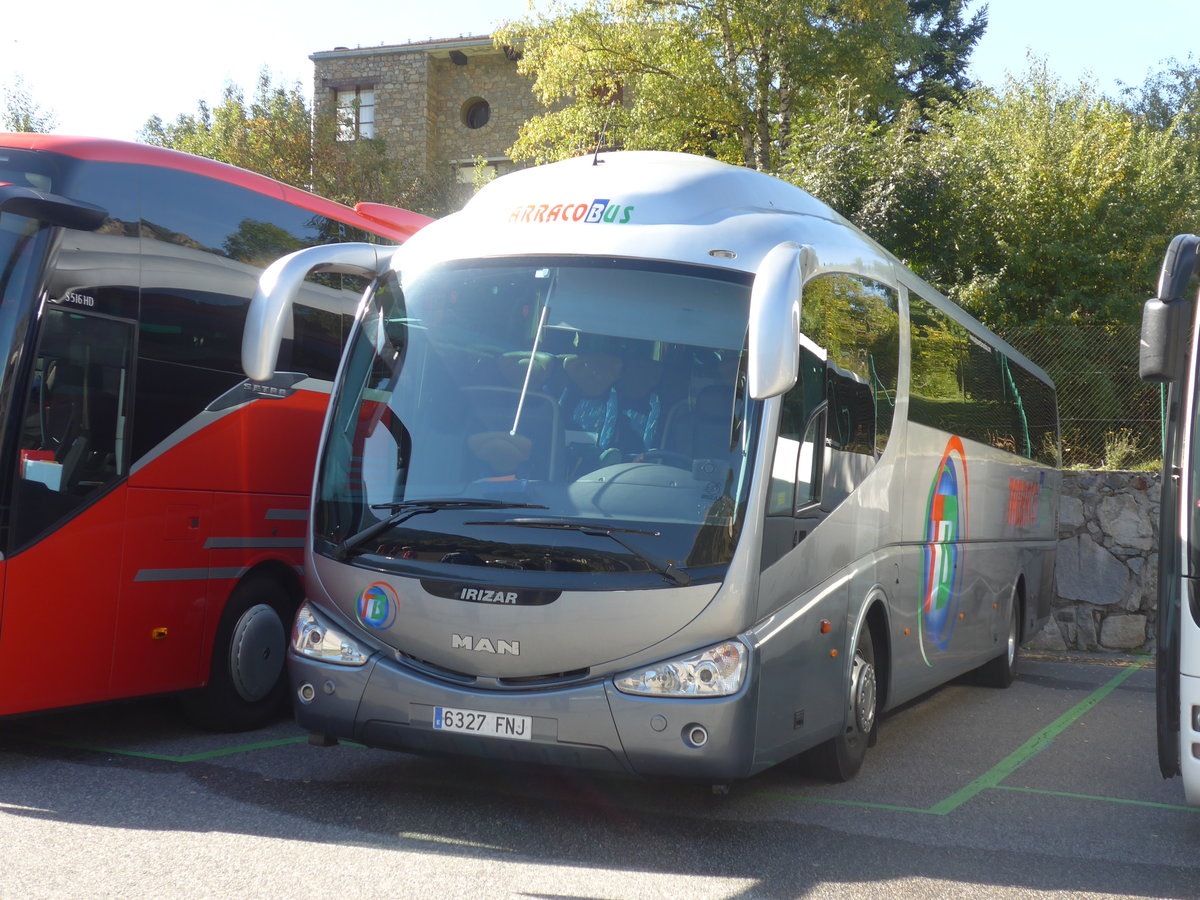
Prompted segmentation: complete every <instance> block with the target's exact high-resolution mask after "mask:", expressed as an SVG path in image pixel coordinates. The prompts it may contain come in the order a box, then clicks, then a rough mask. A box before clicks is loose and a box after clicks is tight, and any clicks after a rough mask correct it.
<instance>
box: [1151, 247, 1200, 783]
mask: <svg viewBox="0 0 1200 900" xmlns="http://www.w3.org/2000/svg"><path fill="white" fill-rule="evenodd" d="M1198 248H1200V236H1197V235H1194V234H1181V235H1178V236H1176V237H1175V239H1174V240H1172V241H1171V245H1170V247H1169V248H1168V249H1167V255H1166V257H1165V258H1164V259H1163V265H1162V273H1161V274H1160V275H1159V279H1158V296H1157V297H1155V298H1153V299H1152V300H1148V301H1146V306H1145V308H1144V310H1143V312H1142V338H1141V351H1140V360H1139V362H1140V368H1141V376H1142V378H1143V379H1144V380H1146V381H1158V382H1161V383H1163V384H1165V385H1166V386H1167V387H1166V408H1165V412H1164V418H1165V421H1164V428H1163V478H1162V505H1161V509H1160V513H1159V553H1158V560H1159V563H1158V621H1157V625H1156V631H1157V634H1156V638H1157V648H1158V649H1157V651H1156V652H1157V656H1158V658H1157V672H1156V677H1157V681H1158V684H1157V698H1158V699H1157V718H1158V765H1159V768H1160V769H1161V770H1162V774H1163V778H1174V777H1175V776H1176V775H1182V776H1183V791H1184V794H1185V796H1186V797H1187V802H1188V804H1189V805H1191V806H1200V598H1198V597H1197V594H1196V578H1197V575H1198V574H1200V546H1198V545H1197V543H1196V540H1197V536H1200V506H1197V503H1198V502H1200V482H1198V481H1197V461H1198V456H1197V454H1198V453H1200V431H1198V430H1197V424H1198V423H1200V416H1198V415H1197V409H1196V404H1197V402H1198V401H1197V378H1196V374H1197V373H1196V360H1197V359H1198V358H1200V357H1198V356H1197V352H1196V340H1197V333H1198V332H1197V328H1196V318H1195V310H1196V303H1195V302H1194V300H1195V298H1196V282H1195V279H1196V277H1197V276H1198V275H1200V268H1198V266H1197V263H1198V261H1200V255H1198V253H1197V250H1198Z"/></svg>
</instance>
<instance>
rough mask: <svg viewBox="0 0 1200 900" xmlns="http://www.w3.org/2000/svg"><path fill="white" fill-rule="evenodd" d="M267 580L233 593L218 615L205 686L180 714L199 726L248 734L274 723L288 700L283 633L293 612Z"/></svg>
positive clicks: (242, 586) (275, 585) (252, 581)
mask: <svg viewBox="0 0 1200 900" xmlns="http://www.w3.org/2000/svg"><path fill="white" fill-rule="evenodd" d="M294 605H295V604H294V603H292V601H291V599H290V598H289V597H288V594H287V591H285V590H284V588H283V586H282V585H281V584H279V583H278V582H276V581H274V580H272V579H270V578H254V579H250V580H248V581H244V582H242V583H241V584H239V585H238V586H237V587H236V588H234V590H233V593H232V594H230V595H229V601H228V602H227V603H226V604H225V610H224V612H222V613H221V621H220V624H219V625H218V626H217V635H216V639H215V640H214V643H213V653H212V663H211V668H210V670H209V677H208V684H207V685H206V686H205V687H203V688H201V689H200V690H198V691H196V692H195V693H193V694H190V695H188V696H187V697H186V698H185V700H184V708H185V709H186V711H187V713H188V716H189V717H190V718H191V719H192V720H193V721H195V722H196V723H197V724H199V725H201V726H203V727H205V728H212V729H214V730H217V731H247V730H249V729H251V728H260V727H262V726H263V725H266V724H267V723H269V722H271V721H272V720H274V719H275V718H276V717H277V716H278V715H279V714H280V712H281V711H282V709H283V706H284V702H283V701H284V698H285V696H286V694H287V673H286V672H285V671H284V660H285V658H286V656H287V632H288V628H289V625H290V622H291V612H290V611H291V609H292V608H293V607H294Z"/></svg>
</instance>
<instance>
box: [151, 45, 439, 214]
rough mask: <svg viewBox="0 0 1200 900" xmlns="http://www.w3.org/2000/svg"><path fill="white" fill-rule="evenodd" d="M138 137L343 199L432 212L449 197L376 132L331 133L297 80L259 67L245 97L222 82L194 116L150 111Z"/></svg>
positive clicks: (331, 128) (333, 126)
mask: <svg viewBox="0 0 1200 900" xmlns="http://www.w3.org/2000/svg"><path fill="white" fill-rule="evenodd" d="M139 137H140V139H141V140H143V141H145V142H146V143H148V144H153V145H154V146H157V147H168V148H170V149H172V150H182V151H183V152H185V153H192V154H195V155H197V156H203V157H206V158H208V159H214V160H217V161H218V162H224V163H229V164H230V165H234V166H240V167H241V168H243V169H249V170H250V171H252V172H258V173H260V174H262V175H267V176H269V177H271V178H275V179H278V180H279V181H282V182H284V183H285V184H290V185H292V186H294V187H299V188H303V189H305V190H310V191H313V192H314V193H317V194H320V195H322V196H324V197H328V198H329V199H331V200H336V201H338V202H340V203H345V204H347V205H353V204H354V203H357V202H358V201H360V200H372V201H374V202H377V203H390V204H393V205H396V206H404V207H406V208H409V209H413V210H415V211H418V212H425V213H428V214H431V215H438V214H441V213H443V212H445V210H446V209H447V207H448V205H449V203H450V202H451V201H450V198H449V191H448V189H447V188H446V187H445V186H444V185H443V181H448V180H449V176H447V177H446V178H445V179H442V180H439V179H437V178H428V177H423V176H420V175H417V174H414V173H413V172H412V171H411V170H410V169H409V168H408V167H406V166H404V165H403V164H400V163H397V162H396V161H395V160H394V159H393V158H392V156H391V154H390V153H389V152H388V147H387V144H386V143H385V142H384V141H382V140H379V139H371V140H368V139H363V138H357V139H355V140H351V141H344V140H339V139H338V129H337V123H336V122H335V121H334V120H333V119H332V118H330V119H329V120H328V121H325V120H323V119H321V118H320V117H318V118H317V119H316V120H314V116H313V113H312V110H311V107H310V106H309V103H308V100H307V98H306V97H305V96H304V93H303V89H302V87H301V85H300V84H299V83H296V84H294V85H292V86H290V87H284V86H279V85H275V84H273V83H272V79H271V73H270V72H269V71H268V70H267V69H265V68H264V69H263V70H262V72H261V73H260V74H259V77H258V84H257V86H256V88H255V94H254V97H253V99H252V100H251V101H250V102H249V103H247V102H246V99H245V94H244V92H243V91H242V89H241V88H240V87H238V86H236V85H234V84H227V85H226V86H225V89H224V92H223V94H222V98H221V102H220V103H219V104H217V106H215V107H210V106H209V105H208V104H207V103H206V102H205V101H203V100H201V101H200V102H199V106H198V109H197V111H196V113H195V114H194V115H189V114H180V115H179V116H177V117H176V119H175V121H174V122H171V123H164V122H163V120H162V119H161V118H160V117H159V116H153V117H151V118H150V119H149V120H148V121H147V122H146V125H145V126H144V127H143V128H142V130H141V132H140V134H139Z"/></svg>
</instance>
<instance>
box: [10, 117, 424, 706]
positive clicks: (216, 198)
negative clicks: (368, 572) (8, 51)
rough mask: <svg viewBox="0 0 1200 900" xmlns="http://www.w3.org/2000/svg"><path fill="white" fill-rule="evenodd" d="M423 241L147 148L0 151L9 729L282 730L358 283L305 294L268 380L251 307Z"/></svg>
mask: <svg viewBox="0 0 1200 900" xmlns="http://www.w3.org/2000/svg"><path fill="white" fill-rule="evenodd" d="M426 221H428V220H427V219H425V217H423V216H419V215H417V214H415V213H411V212H408V211H406V210H402V209H396V208H394V207H386V206H382V205H379V204H359V206H358V207H356V208H355V209H350V208H348V207H345V206H342V205H340V204H336V203H333V202H330V201H328V200H324V199H322V198H320V197H316V196H313V195H311V194H307V193H305V192H303V191H300V190H296V189H295V188H291V187H288V186H286V185H283V184H281V183H279V182H276V181H273V180H271V179H268V178H264V177H261V176H258V175H254V174H252V173H250V172H247V171H244V170H242V169H237V168H234V167H231V166H226V165H223V164H220V163H216V162H212V161H210V160H205V159H199V158H197V157H193V156H189V155H187V154H182V153H177V152H174V151H170V150H163V149H160V148H156V147H149V146H144V145H138V144H129V143H123V142H118V141H108V140H96V139H86V138H70V137H60V136H49V135H31V134H0V352H2V353H3V357H2V362H0V716H7V715H13V714H18V713H26V712H31V711H35V710H46V709H54V708H59V707H65V706H75V705H78V704H85V703H95V702H99V701H106V700H114V699H118V698H126V697H135V696H143V695H149V694H160V693H168V692H184V693H183V696H184V698H185V702H186V705H187V707H188V709H189V712H190V713H191V714H192V715H193V717H194V718H195V719H196V720H197V721H199V722H201V723H203V724H205V725H208V726H211V727H216V728H225V729H242V728H250V727H255V726H257V725H258V724H260V723H262V722H263V721H265V720H266V719H268V718H269V717H270V716H272V715H273V714H274V713H275V711H276V710H277V709H278V708H279V706H280V701H281V699H282V695H283V691H284V681H285V679H284V677H283V667H284V650H285V646H286V635H287V633H288V631H289V629H290V627H291V622H292V616H293V612H294V609H295V606H296V604H297V603H298V601H299V598H300V570H301V566H302V563H303V547H304V525H305V520H306V519H307V515H308V512H307V511H308V495H309V491H310V489H311V485H312V472H313V461H314V456H315V453H316V447H317V439H318V435H319V431H320V427H321V422H322V420H323V417H324V412H325V408H326V406H327V403H328V399H329V397H328V395H329V389H330V383H331V381H332V379H333V376H334V374H335V371H336V369H337V364H338V360H339V358H340V355H341V348H342V344H343V340H344V338H345V335H346V332H347V330H348V328H349V325H350V323H351V321H352V319H353V311H354V309H355V307H356V306H357V302H358V299H359V296H360V293H361V289H362V285H363V283H362V282H361V281H360V280H358V279H352V278H350V277H349V276H341V275H337V274H334V273H325V274H323V275H318V276H316V277H315V278H314V279H311V280H310V281H309V282H308V283H306V285H305V286H304V289H303V291H302V293H301V299H300V301H299V302H300V303H302V304H304V305H303V306H302V307H299V308H298V309H297V310H296V313H295V315H294V316H292V318H291V321H289V322H287V323H286V324H285V329H284V340H283V343H282V345H281V353H282V354H283V356H284V358H285V359H286V363H284V364H283V365H281V366H280V368H279V371H280V372H281V373H284V374H281V375H279V376H277V377H275V378H274V379H272V381H270V382H268V383H262V384H259V383H251V382H248V381H247V380H246V378H245V375H244V373H242V371H241V357H240V353H241V341H242V331H243V324H244V320H245V316H246V310H247V307H248V305H249V298H250V297H251V296H252V295H253V293H254V288H255V286H256V284H257V280H258V276H259V274H260V273H261V271H262V269H263V268H264V267H265V266H266V265H267V264H269V263H270V262H272V261H273V260H274V259H276V258H277V257H279V256H280V255H282V254H284V253H287V252H290V251H292V250H296V249H299V248H302V247H307V246H312V245H315V244H328V243H335V242H341V241H363V240H366V241H374V242H381V243H396V242H400V241H403V240H404V239H405V238H407V237H408V236H409V235H411V234H412V233H413V232H415V231H416V230H417V229H418V228H420V227H421V226H422V225H423V224H424V223H425V222H426Z"/></svg>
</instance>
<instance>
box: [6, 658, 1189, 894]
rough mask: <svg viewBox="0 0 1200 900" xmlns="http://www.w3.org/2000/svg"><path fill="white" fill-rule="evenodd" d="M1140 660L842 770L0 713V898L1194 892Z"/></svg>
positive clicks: (1080, 677) (1065, 663)
mask: <svg viewBox="0 0 1200 900" xmlns="http://www.w3.org/2000/svg"><path fill="white" fill-rule="evenodd" d="M1153 701H1154V672H1153V670H1152V668H1150V666H1149V664H1148V661H1147V660H1145V659H1130V660H1112V659H1106V660H1094V659H1087V660H1067V659H1064V658H1037V659H1027V660H1025V666H1024V669H1023V672H1022V674H1021V675H1020V677H1019V678H1018V680H1017V681H1016V682H1015V683H1014V684H1013V686H1012V687H1011V688H1010V689H1009V690H1006V691H996V690H990V689H987V688H982V687H977V686H973V685H970V684H966V683H955V684H951V685H948V686H946V687H944V688H942V689H939V690H938V691H935V692H933V693H931V694H929V695H927V696H925V697H923V698H921V699H920V700H918V701H916V702H914V703H911V704H908V705H907V706H905V707H904V708H902V709H900V710H898V711H896V712H894V713H892V714H891V715H889V716H888V717H886V718H885V719H884V720H883V722H882V725H881V733H880V740H879V744H878V745H877V746H876V747H875V748H874V749H873V750H872V751H871V753H870V754H869V755H868V758H867V763H866V766H865V767H864V769H863V771H862V773H861V774H860V775H859V777H858V778H857V779H855V780H854V781H853V782H850V783H849V784H844V785H829V784H824V783H821V782H818V781H815V780H813V779H811V778H809V777H807V776H806V775H805V774H804V773H802V772H800V771H798V770H796V769H795V768H794V767H792V766H789V765H784V766H780V767H777V768H776V769H773V770H770V771H768V772H766V773H764V774H762V775H760V776H758V777H756V778H753V779H750V780H748V781H745V782H739V783H737V784H735V785H734V786H733V789H732V790H731V791H730V793H729V794H728V795H725V796H714V795H713V794H712V793H711V792H710V791H709V790H708V789H707V788H705V787H704V786H697V785H693V784H686V783H671V782H644V781H637V780H632V779H614V778H599V777H582V776H579V775H576V774H571V773H561V772H551V771H547V770H541V769H529V768H522V769H511V768H509V767H506V766H500V765H488V764H471V765H467V764H463V763H461V762H457V761H453V760H446V759H430V758H421V757H415V756H409V755H406V754H398V753H392V752H388V751H381V750H371V749H367V748H363V747H359V746H355V745H348V744H342V745H339V746H337V747H332V748H317V747H313V746H310V745H309V744H308V743H307V740H306V738H305V736H304V735H303V734H301V733H300V732H299V730H298V729H297V728H296V727H295V725H294V724H293V723H291V722H290V721H281V722H279V723H277V724H276V725H274V726H272V727H270V728H267V729H263V730H261V731H257V732H252V733H247V734H240V735H216V734H207V733H198V732H196V731H195V730H193V729H191V728H190V727H189V726H188V725H187V723H186V722H185V721H184V720H183V719H182V718H181V717H180V715H179V714H178V713H177V712H176V709H175V707H174V705H173V704H171V703H169V702H167V701H144V702H138V703H130V704H122V705H119V706H112V707H106V708H103V709H93V710H83V711H75V712H69V713H59V714H54V715H49V716H43V717H37V718H27V719H20V720H8V721H6V722H3V723H0V860H3V862H2V864H0V897H3V898H6V900H7V898H25V897H80V896H90V897H109V896H111V897H164V896H174V897H219V896H262V895H268V894H270V895H273V896H276V897H329V896H348V895H357V896H361V897H395V896H397V895H402V896H405V897H437V898H439V900H444V898H450V897H481V896H487V897H539V898H559V900H562V898H585V897H586V898H626V897H684V896H686V897H689V898H708V897H712V898H754V897H839V898H841V897H846V898H873V897H883V896H886V897H889V898H891V897H947V898H949V897H964V898H966V897H972V898H976V897H1038V898H1043V897H1072V898H1078V897H1172V898H1173V897H1200V853H1198V852H1197V848H1198V847H1200V810H1195V809H1190V808H1187V807H1185V806H1184V805H1183V803H1182V789H1181V787H1180V785H1179V783H1178V781H1164V780H1163V779H1161V778H1160V777H1159V774H1158V771H1157V764H1156V759H1155V752H1154V734H1153V726H1154V702H1153Z"/></svg>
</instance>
